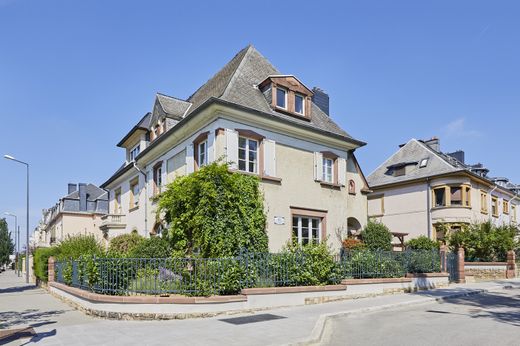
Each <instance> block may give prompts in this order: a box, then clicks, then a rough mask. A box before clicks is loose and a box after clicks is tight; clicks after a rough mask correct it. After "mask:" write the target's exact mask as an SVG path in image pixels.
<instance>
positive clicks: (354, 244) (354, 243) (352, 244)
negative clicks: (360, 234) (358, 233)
mask: <svg viewBox="0 0 520 346" xmlns="http://www.w3.org/2000/svg"><path fill="white" fill-rule="evenodd" d="M342 245H343V249H344V250H345V251H351V250H361V249H364V248H365V244H364V243H363V242H362V241H361V240H359V239H354V238H346V239H344V240H343V243H342Z"/></svg>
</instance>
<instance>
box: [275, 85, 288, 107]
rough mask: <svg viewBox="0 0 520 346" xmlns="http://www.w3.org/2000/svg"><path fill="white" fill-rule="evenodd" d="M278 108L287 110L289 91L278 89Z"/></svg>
mask: <svg viewBox="0 0 520 346" xmlns="http://www.w3.org/2000/svg"><path fill="white" fill-rule="evenodd" d="M276 107H279V108H283V109H287V90H285V89H282V88H276Z"/></svg>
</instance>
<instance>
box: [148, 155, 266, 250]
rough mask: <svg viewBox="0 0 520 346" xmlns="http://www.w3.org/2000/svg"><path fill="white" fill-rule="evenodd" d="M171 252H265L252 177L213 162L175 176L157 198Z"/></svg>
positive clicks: (259, 206)
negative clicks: (233, 171) (196, 169)
mask: <svg viewBox="0 0 520 346" xmlns="http://www.w3.org/2000/svg"><path fill="white" fill-rule="evenodd" d="M158 212H159V213H164V215H165V220H166V222H167V223H168V224H169V225H170V226H169V230H168V239H169V240H170V243H171V244H172V247H173V250H174V251H175V256H177V257H190V256H192V255H193V254H195V253H197V254H198V255H199V256H200V257H205V258H218V257H232V256H236V255H238V254H239V253H240V251H241V250H243V249H247V250H249V251H252V252H265V251H267V248H268V247H267V242H268V240H267V234H266V231H265V223H266V216H265V214H264V204H263V198H262V194H261V191H260V188H259V180H258V178H257V177H254V176H250V175H244V174H236V173H230V172H229V170H228V167H227V165H225V164H219V163H213V164H210V165H207V166H204V167H203V168H201V169H200V170H198V171H196V172H195V173H193V174H190V175H187V176H184V177H180V178H177V179H175V180H174V181H173V183H171V184H170V185H168V187H167V190H166V191H165V192H164V193H162V194H161V195H160V197H159V208H158Z"/></svg>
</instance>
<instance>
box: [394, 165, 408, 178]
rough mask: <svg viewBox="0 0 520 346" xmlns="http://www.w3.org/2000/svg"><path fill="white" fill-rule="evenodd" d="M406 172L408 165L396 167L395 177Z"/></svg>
mask: <svg viewBox="0 0 520 346" xmlns="http://www.w3.org/2000/svg"><path fill="white" fill-rule="evenodd" d="M405 174H406V166H401V167H396V168H394V177H401V176H403V175H405Z"/></svg>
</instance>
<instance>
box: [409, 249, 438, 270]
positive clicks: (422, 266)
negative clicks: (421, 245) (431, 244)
mask: <svg viewBox="0 0 520 346" xmlns="http://www.w3.org/2000/svg"><path fill="white" fill-rule="evenodd" d="M402 254H403V257H402V258H403V265H404V266H405V269H406V272H408V273H439V272H440V271H441V257H440V254H439V252H438V251H437V250H435V249H434V250H413V251H405V252H403V253H402Z"/></svg>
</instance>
